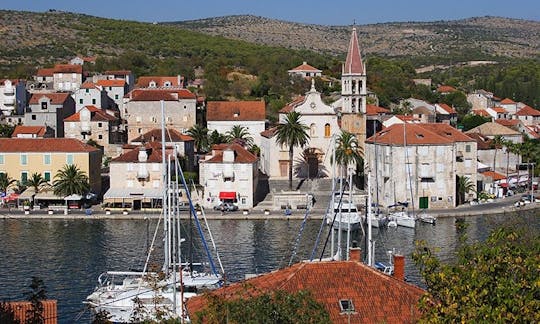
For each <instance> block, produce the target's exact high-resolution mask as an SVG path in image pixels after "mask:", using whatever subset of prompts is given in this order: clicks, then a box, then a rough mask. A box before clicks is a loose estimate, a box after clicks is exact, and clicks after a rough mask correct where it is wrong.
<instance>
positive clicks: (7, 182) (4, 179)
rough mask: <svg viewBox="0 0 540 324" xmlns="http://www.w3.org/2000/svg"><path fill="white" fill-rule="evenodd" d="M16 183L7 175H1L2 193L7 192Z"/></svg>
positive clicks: (0, 186)
mask: <svg viewBox="0 0 540 324" xmlns="http://www.w3.org/2000/svg"><path fill="white" fill-rule="evenodd" d="M15 182H16V180H15V179H12V178H11V177H10V176H9V175H8V174H7V173H0V192H4V193H5V192H6V191H7V190H8V188H9V187H11V185H12V184H14V183H15Z"/></svg>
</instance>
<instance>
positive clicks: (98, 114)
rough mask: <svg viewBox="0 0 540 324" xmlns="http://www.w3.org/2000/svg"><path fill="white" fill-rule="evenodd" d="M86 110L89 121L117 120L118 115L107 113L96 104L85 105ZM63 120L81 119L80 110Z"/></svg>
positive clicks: (74, 120) (73, 120)
mask: <svg viewBox="0 0 540 324" xmlns="http://www.w3.org/2000/svg"><path fill="white" fill-rule="evenodd" d="M85 108H86V109H88V111H90V121H97V122H99V121H104V122H109V121H114V120H118V117H115V116H112V115H110V114H108V113H107V112H106V111H105V110H103V109H100V108H98V107H96V106H85ZM64 121H65V122H78V121H81V111H80V110H79V111H78V112H76V113H74V114H73V115H71V116H69V117H67V118H65V119H64Z"/></svg>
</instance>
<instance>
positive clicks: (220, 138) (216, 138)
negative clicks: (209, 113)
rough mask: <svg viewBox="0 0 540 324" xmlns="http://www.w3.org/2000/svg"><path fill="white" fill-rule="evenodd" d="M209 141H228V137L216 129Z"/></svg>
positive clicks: (213, 143) (217, 142) (219, 142)
mask: <svg viewBox="0 0 540 324" xmlns="http://www.w3.org/2000/svg"><path fill="white" fill-rule="evenodd" d="M208 142H209V145H216V144H222V143H226V142H227V138H226V136H225V135H223V134H221V133H220V132H218V131H217V130H215V129H214V131H213V132H212V133H210V137H209V139H208Z"/></svg>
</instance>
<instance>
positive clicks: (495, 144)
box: [491, 135, 504, 171]
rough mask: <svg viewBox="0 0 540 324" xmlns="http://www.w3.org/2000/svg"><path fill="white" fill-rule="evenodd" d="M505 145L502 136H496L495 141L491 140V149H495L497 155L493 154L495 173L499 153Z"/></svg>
mask: <svg viewBox="0 0 540 324" xmlns="http://www.w3.org/2000/svg"><path fill="white" fill-rule="evenodd" d="M503 144H504V138H503V137H502V136H501V135H495V137H493V139H492V140H491V148H494V149H495V153H493V171H495V165H496V162H497V151H498V150H499V149H500V148H502V146H503Z"/></svg>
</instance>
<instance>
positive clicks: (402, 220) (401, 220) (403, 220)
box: [388, 210, 416, 228]
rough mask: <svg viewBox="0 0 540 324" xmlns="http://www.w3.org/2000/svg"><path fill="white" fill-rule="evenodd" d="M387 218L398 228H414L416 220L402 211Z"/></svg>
mask: <svg viewBox="0 0 540 324" xmlns="http://www.w3.org/2000/svg"><path fill="white" fill-rule="evenodd" d="M388 217H389V218H390V220H393V221H395V222H396V223H397V225H398V226H403V227H408V228H414V226H415V225H416V218H415V217H414V216H413V215H410V214H409V213H407V212H406V211H403V210H402V211H398V212H393V213H391V214H390V215H389V216H388Z"/></svg>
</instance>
